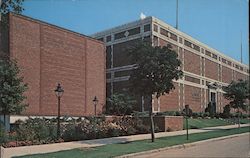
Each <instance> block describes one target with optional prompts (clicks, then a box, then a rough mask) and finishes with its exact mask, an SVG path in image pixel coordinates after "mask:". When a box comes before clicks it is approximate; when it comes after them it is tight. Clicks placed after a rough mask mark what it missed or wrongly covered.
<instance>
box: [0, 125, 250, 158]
mask: <svg viewBox="0 0 250 158" xmlns="http://www.w3.org/2000/svg"><path fill="white" fill-rule="evenodd" d="M247 126H250V124H241V127H247ZM237 127H238V125H229V126H217V127H207V128H203V129H190V130H189V134H192V133H202V132H209V131H214V130H218V129H230V128H237ZM184 134H186V130H182V131H174V132H161V133H155V137H156V138H160V137H168V136H176V135H184ZM144 139H151V135H150V134H141V135H132V136H121V137H112V138H104V139H94V140H84V141H74V142H65V143H55V144H45V145H33V146H24V147H15V148H1V152H0V153H1V154H2V155H1V158H2V156H3V157H4V158H9V157H12V156H22V155H29V154H41V153H49V152H57V151H62V150H70V149H75V148H90V147H97V146H102V145H107V144H115V143H124V142H130V141H136V140H144Z"/></svg>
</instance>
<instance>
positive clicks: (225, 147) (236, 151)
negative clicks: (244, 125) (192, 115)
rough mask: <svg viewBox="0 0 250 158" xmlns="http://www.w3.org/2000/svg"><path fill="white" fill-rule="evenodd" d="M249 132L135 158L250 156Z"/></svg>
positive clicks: (246, 157)
mask: <svg viewBox="0 0 250 158" xmlns="http://www.w3.org/2000/svg"><path fill="white" fill-rule="evenodd" d="M249 138H250V137H249V134H244V135H241V136H238V137H233V138H227V139H224V140H217V141H210V142H204V143H202V144H198V145H195V146H191V147H187V148H182V149H169V150H165V151H161V152H156V153H152V154H147V155H140V156H135V157H134V158H152V157H153V158H177V157H179V158H184V157H185V158H198V157H205V158H210V157H214V158H249V157H250V143H249Z"/></svg>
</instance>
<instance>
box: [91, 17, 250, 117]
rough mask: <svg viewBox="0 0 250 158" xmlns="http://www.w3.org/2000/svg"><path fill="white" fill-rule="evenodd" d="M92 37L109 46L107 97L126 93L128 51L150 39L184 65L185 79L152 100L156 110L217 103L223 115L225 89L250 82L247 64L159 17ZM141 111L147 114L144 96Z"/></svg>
mask: <svg viewBox="0 0 250 158" xmlns="http://www.w3.org/2000/svg"><path fill="white" fill-rule="evenodd" d="M92 37H94V38H96V39H98V40H100V41H103V42H105V43H106V61H107V62H106V67H107V96H110V95H111V94H113V93H114V92H120V91H122V90H126V87H127V85H128V84H129V81H128V80H129V74H130V72H131V70H132V69H133V63H131V62H130V60H129V58H128V54H127V51H126V49H127V48H128V47H129V46H131V45H133V44H134V43H136V41H139V40H142V39H144V40H148V41H150V42H151V43H152V45H153V46H164V45H167V44H170V45H172V47H173V49H174V50H175V51H176V52H177V53H178V57H179V59H180V60H181V62H182V65H181V69H182V71H183V72H184V76H183V77H182V78H181V79H179V80H178V81H174V84H175V89H174V90H173V91H172V92H170V93H169V94H166V95H164V96H162V97H160V98H159V99H158V100H156V99H152V104H153V111H172V110H182V109H183V108H184V107H185V105H186V104H188V105H190V107H191V109H192V110H193V111H204V110H205V108H206V107H207V105H208V103H209V102H213V103H216V111H217V112H221V111H222V110H223V107H224V106H225V105H226V104H227V102H228V101H227V100H226V99H225V98H224V97H223V90H222V87H223V86H226V85H228V84H229V83H230V82H231V81H232V80H238V79H247V78H248V77H249V69H248V66H247V65H244V64H241V63H240V62H238V61H236V60H234V59H232V58H230V57H227V56H225V55H223V54H222V53H220V52H219V51H217V50H215V49H213V48H211V47H209V46H207V45H205V44H204V43H202V42H200V41H198V40H195V39H194V38H192V37H190V36H189V35H187V34H185V33H183V32H181V31H179V30H177V29H175V28H174V27H172V26H170V25H168V24H166V23H164V22H163V21H161V20H159V19H157V18H155V17H147V18H145V19H141V20H138V21H135V22H131V23H127V24H124V25H121V26H118V27H115V28H112V29H109V30H105V31H103V32H99V33H96V34H94V35H92ZM140 100H141V103H140V104H141V106H140V107H139V110H141V111H144V110H145V108H146V107H144V97H143V96H142V97H141V99H140Z"/></svg>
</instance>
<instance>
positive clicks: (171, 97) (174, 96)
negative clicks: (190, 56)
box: [160, 83, 179, 111]
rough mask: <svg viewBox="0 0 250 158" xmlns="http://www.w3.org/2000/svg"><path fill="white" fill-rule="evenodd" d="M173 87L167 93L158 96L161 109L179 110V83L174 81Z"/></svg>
mask: <svg viewBox="0 0 250 158" xmlns="http://www.w3.org/2000/svg"><path fill="white" fill-rule="evenodd" d="M174 86H175V89H173V90H171V91H170V92H169V94H165V95H163V96H161V97H160V110H161V111H178V110H179V106H178V105H179V85H178V84H176V83H174Z"/></svg>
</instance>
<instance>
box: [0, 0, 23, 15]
mask: <svg viewBox="0 0 250 158" xmlns="http://www.w3.org/2000/svg"><path fill="white" fill-rule="evenodd" d="M23 2H24V0H2V4H0V5H1V7H0V12H1V13H2V14H3V15H5V14H7V13H9V12H14V13H17V14H20V13H22V11H23V10H24V9H23V7H22V4H23Z"/></svg>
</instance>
